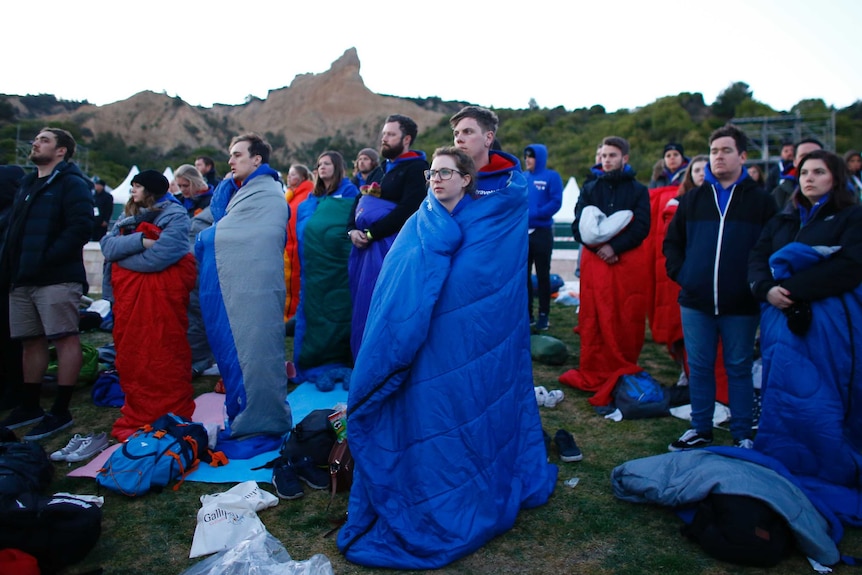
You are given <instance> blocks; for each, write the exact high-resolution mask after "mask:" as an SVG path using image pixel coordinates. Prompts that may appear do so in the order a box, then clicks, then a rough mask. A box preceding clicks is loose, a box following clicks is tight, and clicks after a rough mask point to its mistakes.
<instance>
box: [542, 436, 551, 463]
mask: <svg viewBox="0 0 862 575" xmlns="http://www.w3.org/2000/svg"><path fill="white" fill-rule="evenodd" d="M542 438H543V439H544V440H545V452H546V453H547V454H548V457H550V456H551V436H550V435H548V432H547V431H545V430H544V429H542Z"/></svg>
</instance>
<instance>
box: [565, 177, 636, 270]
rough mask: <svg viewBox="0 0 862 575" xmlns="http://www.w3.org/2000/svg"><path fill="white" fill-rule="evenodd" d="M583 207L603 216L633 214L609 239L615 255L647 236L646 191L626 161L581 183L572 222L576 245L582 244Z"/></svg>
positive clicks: (634, 246) (632, 247)
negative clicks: (620, 166) (628, 222)
mask: <svg viewBox="0 0 862 575" xmlns="http://www.w3.org/2000/svg"><path fill="white" fill-rule="evenodd" d="M586 206H596V207H597V208H599V209H600V210H601V211H602V213H603V214H605V215H606V216H609V215H611V214H613V213H616V212H619V211H621V210H631V211H632V212H633V213H634V218H633V219H632V221H631V223H630V224H629V225H628V226H627V227H626V228H625V229H624V230H623V231H621V232H620V233H618V234H617V235H616V236H614V237H613V238H612V239H611V240H610V241H609V242H608V244H610V246H611V247H612V248H613V249H614V253H616V254H617V255H619V254H622V253H624V252H627V251H629V250H633V249H634V248H636V247H638V246H639V245H641V244H642V243H643V241H644V240H645V239H646V237H647V235H649V226H650V207H649V190H647V187H646V186H645V185H643V184H641V183H640V182H638V181H637V180H635V171H634V169H632V167H631V166H629V165H628V164H627V165H626V166H625V167H624V168H623V169H622V170H613V171H611V172H602V173H601V174H599V175H598V177H596V179H594V180H591V181H589V182H587V183H586V184H584V189H582V190H581V195H580V197H579V198H578V204H577V205H576V206H575V221H574V222H572V233H573V234H574V236H575V239H576V240H577V241H578V243H579V244H583V243H584V242H583V240H582V239H581V231H580V229H579V227H578V225H579V222H580V220H581V212H582V211H583V210H584V208H585V207H586ZM584 247H587V246H584ZM588 249H589V248H588ZM593 251H595V250H593Z"/></svg>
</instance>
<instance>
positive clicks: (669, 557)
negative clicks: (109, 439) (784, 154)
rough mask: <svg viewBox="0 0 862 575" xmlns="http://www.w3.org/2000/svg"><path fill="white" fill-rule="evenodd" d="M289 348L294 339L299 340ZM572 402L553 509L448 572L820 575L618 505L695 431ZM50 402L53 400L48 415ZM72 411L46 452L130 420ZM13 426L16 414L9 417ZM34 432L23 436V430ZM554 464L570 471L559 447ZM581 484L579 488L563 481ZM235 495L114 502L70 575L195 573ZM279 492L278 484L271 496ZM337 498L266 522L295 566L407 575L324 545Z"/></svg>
mask: <svg viewBox="0 0 862 575" xmlns="http://www.w3.org/2000/svg"><path fill="white" fill-rule="evenodd" d="M574 323H575V315H574V308H572V307H563V306H554V308H553V309H552V313H551V330H550V332H549V334H550V335H552V336H555V337H557V338H559V339H561V340H563V341H565V342H566V343H567V344H568V346H569V351H570V357H569V361H568V363H567V364H566V365H564V366H558V367H548V366H543V365H540V364H537V363H536V364H534V379H535V384H536V385H545V386H546V387H548V389H560V388H561V386H560V384H558V383H557V377H558V376H559V375H560V374H561V373H562V372H563V371H565V370H567V369H569V368H572V367H576V366H577V364H578V341H577V337H576V336H575V335H574V334H573V333H572V330H571V328H572V326H573V325H574ZM84 340H85V341H89V342H92V343H94V344H96V345H101V344H103V343H104V342H106V341H110V337H109V336H108V335H107V334H103V333H97V332H94V333H89V334H85V335H84ZM287 344H288V347H289V346H290V344H291V340H290V339H288V340H287ZM641 365H642V366H643V367H644V368H646V369H647V370H648V371H650V372H651V373H653V375H655V376H656V377H658V378H659V379H660V380H661V381H662V382H664V383H666V384H668V385H669V384H672V383H674V382H675V381H676V378H677V376H678V370H677V369H676V368H675V366H673V365H672V363H671V362H670V360H669V359H668V358H667V354H666V353H665V352H664V351H663V349H661V348H660V347H659V346H657V345H655V344H653V343H652V342H650V341H649V339H647V344H646V345H645V347H644V351H643V354H642V356H641ZM216 379H217V378H211V377H209V378H206V377H205V378H199V379H197V380H195V382H194V385H195V390H196V393H197V394H200V393H205V392H208V391H211V390H212V388H213V385H214V384H215V381H216ZM564 392H565V394H566V398H565V400H564V401H563V402H562V403H561V404H559V405H558V406H557V407H555V408H554V409H547V408H542V410H541V415H542V420H543V424H544V427H545V429H546V430H547V431H548V432H549V433H550V434H551V435H552V436H553V434H554V432H555V431H556V430H557V429H559V428H564V429H567V430H569V431H571V432H572V433H573V434H574V436H575V438H576V439H577V441H578V444H579V446H580V447H581V449H582V450H583V452H584V459H583V461H581V462H578V463H561V462H560V463H559V478H558V482H557V489H556V491H555V493H554V495H553V496H552V497H551V499H550V501H549V502H548V504H547V505H544V506H543V507H540V508H537V509H532V510H528V511H523V512H522V513H521V514H520V515H519V517H518V520H517V522H516V524H515V526H514V528H513V529H512V530H510V531H509V532H507V533H506V534H504V535H502V536H500V537H498V538H496V539H495V540H493V541H491V542H490V543H488V544H487V545H486V546H485V547H483V548H482V549H480V550H479V551H477V552H475V553H473V554H472V555H470V556H468V557H465V558H463V559H461V560H459V561H457V562H455V563H453V564H451V565H449V566H448V567H446V568H444V569H442V570H440V572H443V573H454V574H464V575H486V574H487V575H503V574H509V573H548V574H566V573H575V574H581V573H584V574H596V575H601V574H631V575H635V574H651V573H656V574H657V573H661V574H671V575H674V574H679V575H682V574H686V575H687V574H697V573H702V574H707V575H718V574H730V573H744V574H757V573H767V572H768V573H771V574H775V575H789V574H796V573H809V572H811V569H810V568H809V566H808V563H807V562H806V561H805V559H804V557H803V556H802V555H801V554H799V553H796V554H794V555H793V556H791V557H789V558H787V559H786V560H784V561H783V562H782V563H781V564H780V565H779V566H777V567H775V568H772V569H769V570H768V571H767V570H765V569H754V568H743V567H737V566H733V565H729V564H725V563H721V562H718V561H715V560H713V559H711V558H709V557H708V556H707V555H705V554H704V553H703V552H702V551H701V550H700V548H699V547H697V546H696V545H694V544H692V543H689V542H688V541H687V540H686V539H684V538H683V537H682V536H681V535H680V532H679V528H680V525H681V522H680V521H679V519H677V517H676V516H675V515H674V514H673V513H672V512H671V511H669V510H667V509H663V508H656V507H651V506H647V505H633V504H630V503H625V502H621V501H619V500H617V499H615V498H614V497H613V494H612V492H611V486H610V480H609V477H610V473H611V470H612V469H613V468H614V467H615V466H617V465H619V464H621V463H623V462H625V461H627V460H630V459H634V458H638V457H645V456H649V455H654V454H658V453H664V452H665V451H666V450H667V444H668V443H669V442H670V441H671V440H673V439H675V438H676V437H678V436H679V435H680V434H681V433H682V432H683V431H684V430H685V429H686V428H687V424H686V422H684V421H681V420H678V419H674V418H670V417H668V418H661V419H652V420H639V421H622V422H619V423H614V422H612V421H609V420H606V419H604V418H602V417H601V416H599V415H597V414H596V413H595V412H594V411H593V409H592V407H591V406H590V405H589V404H588V403H587V397H588V394H585V393H582V392H579V391H577V390H573V389H570V388H566V389H564ZM47 401H48V398H45V399H44V400H43V404H46V403H47ZM72 411H73V414H74V415H75V419H76V423H75V426H74V427H73V428H71V429H69V430H67V431H68V433H62V434H60V437H55V438H51V439H49V440H46V441H44V442H43V444H44V446H45V448H46V449H47V450H48V451H49V452H50V451H53V450H55V449H58V448H60V447H62V446H63V445H65V443H66V442H67V441H68V439H69V437H70V436H71V434H73V433H87V432H90V431H96V432H98V431H109V430H110V427H111V424H112V422H113V421H114V419H116V418H117V417H118V414H119V410H118V409H110V408H99V407H95V406H94V405H93V404H92V401H91V400H90V397H89V388H87V387H82V388H80V389H78V390H77V391H76V393H75V397H74V399H73V405H72ZM3 415H4V416H5V414H3ZM18 431H20V432H22V433H19V435H23V431H25V430H18ZM716 439H717V442H718V443H719V444H730V436H729V434H728V433H727V432H723V431H717V435H716ZM551 459H552V461H558V460H557V457H556V451H555V449H553V448H552V452H551ZM66 471H68V469H67V467H66V464H58V466H57V475H56V478H55V480H54V483H53V484H52V486H51V490H52V491H69V492H72V493H87V494H94V493H97V492H98V491H97V487H96V484H95V482H94V481H93V480H90V479H81V478H67V477H66V476H65V472H66ZM573 477H577V478H578V479H579V482H578V484H577V486H576V487H574V488H570V487H566V486H565V485H564V484H563V482H564V481H566V480H567V479H570V478H573ZM229 487H230V485H212V484H204V483H191V482H186V483H184V484H183V485H182V486H181V487H180V488H179V490H177V491H171V490H165V491H163V492H161V493H151V494H148V495H147V496H145V497H141V498H138V499H129V498H126V497H123V496H120V495H115V494H113V493H110V492H102V493H100V494H101V495H104V497H105V505H104V507H103V510H104V520H103V524H102V526H103V532H102V537H101V539H100V541H99V543H98V545H97V546H96V548H95V549H94V550H93V551H92V552H91V553H90V554H89V555H88V557H87V558H86V559H85V560H84V561H83V562H82V563H80V564H78V565H75V566H73V567H71V568H70V569H68V571H67V573H68V574H72V575H74V574H78V573H84V572H86V571H90V570H93V569H97V568H100V567H101V568H103V569H104V572H105V573H114V574H128V575H133V574H135V575H136V574H141V575H143V574H148V575H168V574H170V575H177V574H179V573H181V572H182V571H183V570H185V569H186V568H188V567H189V566H190V565H192V564H194V563H195V562H196V561H197V560H189V559H188V553H189V549H190V547H191V542H192V536H193V534H194V529H195V523H196V514H197V511H198V509H199V508H200V500H199V498H200V496H201V495H204V494H207V493H214V492H218V491H224V490H226V489H228V488H229ZM263 487H264V488H265V489H268V490H272V486H271V485H269V484H265V485H263ZM328 503H329V495H328V493H326V492H312V491H310V490H306V496H305V497H303V498H302V499H299V500H295V501H280V502H279V504H278V505H277V506H276V507H275V508H272V509H267V510H265V511H263V512H261V513H260V517H261V520H262V521H263V523H264V524H265V525H266V527H267V529H268V530H269V532H270V533H272V534H273V535H274V536H276V537H277V538H278V539H279V540H281V541H282V543H283V544H284V545H285V547H286V548H287V550H288V552H289V553H290V554H291V556H292V557H293V558H294V559H298V560H301V559H307V558H309V557H310V556H311V555H313V554H315V553H323V554H324V555H326V556H327V557H329V559H330V560H331V562H332V564H333V567H334V569H335V572H336V573H339V574H360V573H361V574H372V573H387V574H392V573H397V571H391V570H374V569H367V568H364V567H360V566H357V565H353V564H351V563H348V562H347V561H345V559H344V558H343V557H342V556H341V554H340V553H339V552H338V549H337V548H336V545H335V538H334V537H330V538H324V537H323V535H324V533H326V532H327V531H329V530H330V528H331V520H332V519H333V518H334V517H338V516H341V515H343V513H344V512H345V510H346V506H347V498H346V495H338V496H337V498H336V501H335V503H334V504H333V506H332V507H331V508H330V509H327V504H328ZM842 550H843V551H844V552H845V553H850V554H854V555H857V556H859V555H862V531H860V530H858V529H857V530H850V531H848V532H847V534H846V536H845V539H844V543H843V545H842ZM851 572H855V571H853V568H851V567H846V566H839V567H838V568H837V569H836V573H851Z"/></svg>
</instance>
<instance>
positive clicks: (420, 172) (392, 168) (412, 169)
mask: <svg viewBox="0 0 862 575" xmlns="http://www.w3.org/2000/svg"><path fill="white" fill-rule="evenodd" d="M408 154H409V155H406V156H400V157H398V158H395V159H394V160H387V161H386V163H385V164H384V173H383V178H382V179H380V180H379V183H380V192H381V193H380V198H381V199H383V200H389V201H390V202H394V203H396V204H397V205H396V206H395V207H394V208H393V209H392V211H391V212H389V213H388V214H386V215H385V216H383V217H382V218H380V219H379V220H377V221H376V222H374V223H373V224H371V226H369V228H368V231H370V232H371V238H372V240H379V239H383V238H385V237H389V236H391V235H393V234H397V233H398V232H399V231H401V227H402V226H403V225H404V222H406V221H407V218H409V217H410V216H412V215H413V213H414V212H415V211H416V210H418V209H419V205H420V204H421V203H422V200H424V199H425V195H426V193H427V191H428V186H427V184H426V182H425V170H427V169H428V162H427V160H426V159H425V152H420V151H416V150H411V151H410V152H409V153H408ZM372 174H373V172H372ZM372 181H374V180H373V179H372V178H370V177H369V181H368V182H366V184H370V183H371V182H372ZM361 197H362V196H361V194H360V195H357V196H356V201H355V202H354V203H353V209H352V210H351V211H350V221H348V222H347V231H348V233H349V232H350V230H355V229H356V206H358V205H359V198H361Z"/></svg>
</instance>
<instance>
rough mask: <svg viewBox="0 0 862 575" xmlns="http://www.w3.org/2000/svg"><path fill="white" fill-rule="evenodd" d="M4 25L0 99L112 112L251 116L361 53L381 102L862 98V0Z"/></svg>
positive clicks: (41, 12)
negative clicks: (163, 104) (294, 85)
mask: <svg viewBox="0 0 862 575" xmlns="http://www.w3.org/2000/svg"><path fill="white" fill-rule="evenodd" d="M135 6H137V7H135ZM3 20H4V23H5V24H6V25H5V26H4V30H3V33H2V35H0V47H2V54H3V55H4V57H3V59H4V61H3V64H2V68H0V69H2V73H0V93H6V94H20V95H23V94H40V93H47V94H54V95H55V96H57V97H59V98H62V99H67V100H85V99H86V100H88V101H90V102H91V103H94V104H99V105H103V104H108V103H111V102H116V101H118V100H124V99H126V98H129V97H130V96H132V95H134V94H135V93H137V92H140V91H142V90H152V91H154V92H165V93H167V94H168V95H169V96H179V97H180V98H182V99H183V100H185V101H187V102H189V103H190V104H193V105H201V106H210V105H212V104H213V103H225V104H240V103H242V102H244V101H245V99H246V97H247V96H248V95H254V96H257V97H260V98H265V97H266V95H267V92H268V91H269V90H276V89H279V88H282V87H284V86H287V85H289V84H290V83H291V81H292V80H293V78H294V77H295V76H296V75H298V74H305V73H315V74H317V73H322V72H325V71H326V70H327V69H329V67H330V65H331V64H332V62H333V61H335V60H336V59H338V58H339V57H340V56H341V55H342V54H343V53H344V51H345V50H347V49H348V48H351V47H355V48H356V50H357V53H358V55H359V60H360V62H361V70H360V73H361V75H362V78H363V79H364V81H365V84H366V86H367V87H368V88H369V89H370V90H372V91H373V92H376V93H381V94H390V95H394V96H402V97H431V96H438V97H440V98H443V99H444V100H464V101H468V102H471V103H475V104H479V105H483V106H492V107H497V108H525V107H527V105H528V102H529V101H530V99H531V98H534V99H535V100H536V102H537V103H538V104H539V106H542V107H548V108H552V107H556V106H564V107H565V108H566V109H568V110H572V109H575V108H582V107H589V106H593V105H595V104H601V105H602V106H604V107H605V108H606V109H607V110H608V111H609V112H612V111H616V110H618V109H620V108H635V107H638V106H644V105H647V104H649V103H651V102H653V101H654V100H656V99H657V98H660V97H662V96H667V95H675V94H678V93H680V92H701V93H702V94H703V96H704V99H705V100H706V102H707V104H710V103H712V102H713V101H714V100H715V98H716V96H717V95H718V94H719V93H720V92H721V91H722V90H724V89H725V88H726V87H727V86H729V85H730V84H731V83H733V82H735V81H743V82H746V83H748V84H749V85H750V86H751V89H752V90H753V91H754V97H755V98H756V99H757V100H760V101H762V102H765V103H766V104H769V105H770V106H772V107H773V108H775V109H776V110H789V109H790V108H791V107H792V106H793V105H794V104H796V103H797V102H798V101H799V100H802V99H805V98H822V99H823V100H824V101H825V102H826V103H827V104H829V105H834V106H836V107H838V108H843V107H846V106H848V105H850V104H852V103H853V102H854V101H856V100H857V99H862V66H860V64H862V1H859V0H821V1H812V0H787V1H778V0H747V1H741V0H723V1H720V2H699V1H694V2H682V1H680V0H675V1H667V0H655V1H643V0H640V1H629V0H618V1H616V2H614V1H608V2H597V1H591V2H583V1H580V0H575V1H570V2H565V3H564V2H559V1H556V0H555V1H553V2H551V1H544V0H534V1H531V2H517V3H509V2H495V3H488V2H465V1H463V0H461V1H451V0H440V1H436V2H420V3H403V2H391V3H386V2H362V1H358V0H351V1H344V0H329V1H325V2H318V1H305V2H296V1H295V0H281V1H258V2H253V1H248V0H247V1H244V2H240V1H238V0H232V1H230V2H228V1H224V0H211V1H208V2H188V1H185V0H174V1H171V2H168V1H165V0H148V1H146V2H140V3H132V2H116V1H110V2H109V1H104V0H95V1H87V0H82V1H81V2H68V1H65V0H64V1H62V2H60V1H57V0H42V1H40V2H26V3H25V2H22V1H18V0H15V1H10V2H7V3H5V4H4V6H3ZM13 22H14V23H15V24H14V25H13V24H12V23H13Z"/></svg>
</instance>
